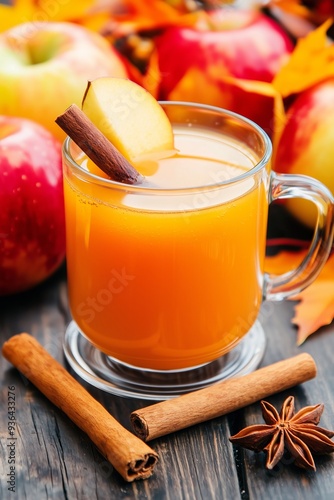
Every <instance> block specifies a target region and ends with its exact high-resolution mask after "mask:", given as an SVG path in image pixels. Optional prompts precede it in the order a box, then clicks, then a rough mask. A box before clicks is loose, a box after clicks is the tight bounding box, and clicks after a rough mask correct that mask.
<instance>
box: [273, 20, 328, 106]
mask: <svg viewBox="0 0 334 500" xmlns="http://www.w3.org/2000/svg"><path fill="white" fill-rule="evenodd" d="M331 23H332V21H331V20H328V21H326V22H325V23H324V24H322V25H321V26H320V27H319V28H317V29H315V30H314V31H312V32H311V33H309V34H308V35H307V36H306V37H305V38H301V39H299V40H298V42H297V45H296V47H295V49H294V51H293V52H292V54H291V56H290V59H289V61H288V63H287V64H286V65H285V66H283V67H282V69H281V70H280V71H279V72H278V73H277V75H276V76H275V78H274V80H273V86H274V87H275V88H276V89H277V91H278V92H280V93H281V95H282V96H283V97H287V96H288V95H291V94H296V93H299V92H302V91H303V90H306V89H308V88H309V87H311V86H313V85H315V84H317V83H319V82H321V81H323V80H326V79H327V78H330V77H334V43H333V42H330V41H329V39H328V38H327V35H326V33H327V30H328V28H329V27H330V25H331Z"/></svg>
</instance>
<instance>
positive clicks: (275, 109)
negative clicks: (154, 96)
mask: <svg viewBox="0 0 334 500" xmlns="http://www.w3.org/2000/svg"><path fill="white" fill-rule="evenodd" d="M168 99H170V100H176V101H177V100H185V101H194V102H200V103H204V104H210V105H212V106H218V107H221V108H225V109H229V110H231V111H234V112H236V113H239V114H241V115H243V116H246V117H247V118H249V119H251V120H253V121H254V122H255V123H258V124H259V125H260V126H261V127H262V128H263V129H264V130H265V131H266V132H267V133H268V135H269V136H270V137H271V139H272V141H273V144H274V147H275V144H276V139H277V138H278V136H279V133H280V131H281V129H282V127H283V126H284V123H285V112H284V107H283V101H282V97H281V95H280V94H279V93H278V92H277V90H276V89H275V88H274V87H273V86H272V85H271V84H270V83H267V82H260V81H255V80H242V79H239V78H234V77H233V76H231V75H230V74H229V73H227V72H226V70H223V68H221V67H218V66H215V67H214V66H212V67H211V68H209V69H208V70H207V71H206V72H205V73H204V72H203V71H202V70H201V69H199V68H196V67H192V68H190V69H189V70H188V71H187V72H186V74H185V75H184V76H183V78H182V79H181V80H180V81H179V82H178V84H177V85H176V86H175V87H174V89H173V90H172V91H171V92H170V94H169V95H168Z"/></svg>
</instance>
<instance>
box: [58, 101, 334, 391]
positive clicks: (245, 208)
mask: <svg viewBox="0 0 334 500" xmlns="http://www.w3.org/2000/svg"><path fill="white" fill-rule="evenodd" d="M161 105H162V106H163V108H164V109H165V111H166V113H167V115H168V116H169V118H170V120H171V123H172V125H173V129H174V133H175V147H176V149H177V150H178V151H179V154H178V156H177V158H165V159H164V160H161V165H160V168H159V170H158V172H160V170H161V172H160V173H158V174H156V171H157V168H156V167H157V165H156V163H155V162H154V161H153V162H148V165H146V167H145V168H147V169H148V170H150V169H151V170H152V171H153V176H152V177H150V179H151V180H152V183H151V184H145V183H144V184H143V185H134V186H129V185H124V184H121V183H117V182H114V181H111V180H109V179H107V178H103V177H99V176H97V175H96V174H95V173H94V172H96V170H95V171H94V169H90V168H89V161H87V159H86V158H85V156H84V155H83V153H82V152H81V151H80V149H79V148H78V147H77V146H76V145H75V144H74V143H73V142H72V141H71V140H70V139H69V138H67V139H66V141H65V143H64V148H63V164H64V190H65V212H66V228H67V268H68V291H69V303H70V309H71V314H72V316H73V321H72V322H71V323H70V325H69V327H68V329H67V332H66V336H65V344H64V349H65V354H66V357H67V359H68V361H69V363H70V364H71V366H72V367H73V368H74V370H75V371H76V372H77V373H78V374H79V375H80V376H81V377H82V378H84V379H85V380H86V381H88V382H90V383H92V384H93V385H95V386H97V387H99V388H101V389H104V390H107V391H109V392H111V393H114V394H118V395H121V396H124V395H125V396H138V397H141V398H146V399H167V398H169V397H173V396H175V395H178V394H181V393H183V392H188V391H190V390H194V389H197V388H200V387H204V386H206V385H209V384H211V383H214V382H216V381H218V380H221V379H223V378H226V377H230V376H233V375H235V374H237V373H238V374H243V373H247V372H248V371H251V370H253V369H255V368H256V366H257V365H258V364H259V362H260V360H261V358H262V355H263V352H264V346H265V335H264V332H263V329H262V327H261V324H260V323H259V321H258V320H257V318H258V314H259V310H260V306H261V303H262V302H263V300H268V299H269V300H282V299H284V298H285V297H288V296H289V295H292V294H295V293H296V292H298V291H300V290H301V289H303V288H305V287H306V286H308V285H309V284H310V283H311V282H312V281H313V279H314V278H315V277H316V276H317V274H318V273H319V272H320V270H321V268H322V266H323V264H324V263H325V261H326V259H327V257H328V255H329V252H330V249H331V245H332V238H333V218H332V210H333V198H332V195H331V193H330V192H329V191H328V190H327V189H326V188H325V186H323V185H322V184H321V183H319V182H318V181H316V180H314V179H311V178H309V177H305V176H299V175H288V174H285V175H282V174H276V173H274V172H272V171H271V168H270V159H271V152H272V149H271V142H270V140H269V138H268V137H267V135H266V134H265V132H264V131H263V130H262V129H261V128H260V127H258V126H257V125H256V124H255V123H253V122H251V121H250V120H248V119H245V118H243V117H241V116H239V115H237V114H234V113H232V112H229V111H225V110H222V109H219V108H215V107H211V106H206V105H199V104H194V103H180V102H164V103H161ZM152 164H153V167H152ZM142 173H143V172H142ZM144 175H145V173H144ZM156 175H158V177H157V176H156ZM159 175H160V177H159ZM291 197H301V198H306V199H308V200H311V201H313V202H314V203H315V205H316V207H317V209H318V222H317V227H316V228H315V231H314V238H313V241H312V243H311V245H310V249H309V252H308V254H307V256H306V257H305V259H304V261H303V262H302V263H301V265H300V266H299V267H298V268H297V269H295V270H292V271H290V272H288V273H286V274H284V275H282V276H272V275H269V274H267V273H265V272H264V261H265V249H266V231H267V217H268V206H269V204H270V202H271V201H273V200H276V199H278V198H280V199H283V198H291Z"/></svg>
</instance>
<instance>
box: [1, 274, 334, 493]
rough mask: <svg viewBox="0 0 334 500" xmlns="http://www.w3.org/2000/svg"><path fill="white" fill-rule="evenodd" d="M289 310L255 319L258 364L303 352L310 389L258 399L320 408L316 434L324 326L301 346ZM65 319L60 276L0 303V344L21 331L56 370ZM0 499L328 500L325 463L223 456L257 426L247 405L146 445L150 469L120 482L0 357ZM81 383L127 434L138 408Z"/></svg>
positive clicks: (333, 360) (328, 350)
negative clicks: (11, 477) (12, 407)
mask: <svg viewBox="0 0 334 500" xmlns="http://www.w3.org/2000/svg"><path fill="white" fill-rule="evenodd" d="M292 315H293V303H292V302H282V303H275V304H274V303H267V304H265V305H264V306H263V308H262V311H261V318H262V323H263V326H264V328H265V331H266V333H267V338H268V344H267V349H266V353H265V356H264V359H263V362H262V365H263V366H264V365H267V364H269V363H273V362H275V361H279V360H281V359H284V358H285V357H290V356H293V355H296V354H299V353H301V352H308V353H309V354H311V356H313V357H314V359H315V361H316V363H317V366H318V375H317V377H316V378H315V379H314V380H311V381H309V382H306V383H305V384H303V385H302V386H298V387H294V388H293V389H290V390H289V391H285V392H283V393H279V394H277V395H275V396H271V397H270V398H269V399H268V400H269V401H270V402H271V403H272V404H274V405H275V406H276V407H277V408H280V406H281V404H282V402H283V400H284V399H285V397H286V396H288V395H289V394H291V395H293V396H295V398H296V408H297V409H299V408H300V407H302V406H304V405H310V404H317V403H320V402H323V403H324V404H325V411H324V413H323V416H322V418H321V422H320V425H322V426H323V427H327V428H333V427H334V335H333V333H334V326H333V325H330V326H328V327H325V328H322V329H321V330H320V331H319V332H318V333H317V334H314V335H313V336H312V337H310V338H309V339H308V340H307V341H306V342H305V343H304V344H303V345H302V346H301V347H297V346H296V331H295V329H294V328H293V327H292V326H291V317H292ZM69 320H70V313H69V310H68V303H67V291H66V273H65V268H64V267H63V268H62V269H60V270H59V272H57V273H56V274H55V275H54V276H53V277H52V278H51V279H50V280H48V281H47V282H46V283H44V284H43V285H41V286H39V287H37V288H36V289H34V290H31V291H29V292H27V293H24V294H21V295H19V296H15V297H11V298H2V299H1V300H0V342H1V344H2V343H3V342H4V341H6V340H7V339H8V338H9V337H10V336H12V335H14V334H16V333H19V332H21V331H28V332H29V333H30V334H32V335H34V336H35V338H36V339H37V340H38V341H39V342H40V343H41V344H42V345H43V346H44V347H45V348H46V349H47V350H48V351H49V353H50V354H52V356H54V357H55V358H56V359H57V360H58V361H59V362H60V363H61V364H63V365H64V366H66V367H67V368H68V366H67V365H66V364H65V361H64V356H63V351H62V339H63V335H64V332H65V328H66V325H67V324H68V322H69ZM0 372H1V379H0V380H1V388H0V463H1V465H0V474H1V484H0V498H1V499H3V500H7V499H12V498H15V499H16V498H17V499H19V500H44V499H45V500H47V499H52V500H58V499H59V500H63V499H64V500H105V499H107V498H111V499H117V500H118V499H121V500H125V499H126V500H128V499H135V500H144V499H150V500H152V499H153V500H160V499H166V500H177V499H186V500H194V499H195V500H197V499H199V500H200V499H204V500H210V499H222V500H237V499H242V500H248V499H251V500H262V499H263V500H267V499H271V498H272V499H275V500H329V499H331V498H334V482H333V477H334V457H333V456H328V457H327V456H321V457H315V462H316V466H317V471H316V472H315V473H312V472H305V471H303V470H301V469H297V468H296V467H294V466H293V465H288V464H284V463H281V464H279V465H278V466H277V467H276V468H275V470H274V471H270V472H269V471H267V470H266V469H265V467H264V463H265V456H264V454H262V453H260V454H255V453H253V452H251V451H247V450H242V449H238V448H236V447H233V446H232V444H231V443H230V442H229V440H228V438H229V436H230V435H232V434H235V433H236V432H238V431H239V430H240V429H241V428H242V427H243V426H245V425H250V424H253V423H259V422H262V415H261V409H260V405H259V404H258V403H254V404H252V405H250V406H248V407H247V408H244V409H241V410H238V411H236V412H234V413H231V414H229V415H226V416H224V417H220V418H216V419H214V420H212V421H210V422H205V423H202V424H199V425H196V426H193V427H191V428H189V429H185V430H183V431H179V432H177V433H174V434H170V435H168V436H165V437H162V438H159V439H156V440H154V441H151V442H150V445H151V446H152V448H153V449H154V450H155V451H157V452H158V454H159V456H160V461H159V463H158V465H157V467H156V469H155V473H154V475H153V476H152V477H151V478H150V479H148V480H145V481H138V482H134V483H129V484H128V483H126V482H125V481H124V480H123V479H122V478H121V477H120V476H119V474H118V473H117V472H116V471H114V470H113V468H112V466H111V465H110V463H109V462H107V461H106V460H105V459H104V458H103V456H102V455H101V454H100V453H99V452H98V450H97V448H96V447H95V446H94V445H93V444H92V442H91V441H90V439H89V438H88V437H87V436H86V435H85V434H84V433H83V432H81V431H80V430H79V429H78V428H77V427H76V426H75V425H74V424H73V423H72V422H71V421H70V420H69V419H68V418H67V417H66V416H65V415H64V414H63V413H62V412H61V411H60V410H59V409H57V408H56V407H55V406H53V405H52V404H51V403H50V402H49V401H48V400H47V399H46V398H45V397H44V396H43V395H42V394H41V393H40V392H39V391H38V390H37V389H36V388H35V387H34V386H33V385H32V384H31V383H29V382H28V381H27V380H26V379H25V378H24V377H22V376H21V375H20V374H19V373H18V372H17V370H16V369H14V368H12V367H11V365H10V364H9V363H8V362H7V361H6V360H5V359H4V358H2V357H0ZM82 384H83V385H84V386H85V387H86V388H87V389H88V390H89V392H91V394H92V395H93V396H94V397H95V398H96V399H98V401H100V402H101V403H102V404H103V405H104V406H105V407H106V408H107V410H108V411H110V412H111V414H112V415H113V416H114V417H115V418H117V419H118V420H119V421H120V422H121V423H122V424H123V425H124V426H125V427H127V428H128V429H130V423H129V416H130V413H131V412H132V411H133V410H135V409H137V408H139V407H143V406H146V405H147V401H138V400H130V399H123V398H118V397H114V396H111V395H108V394H105V393H102V392H100V391H98V390H96V389H94V388H90V387H89V386H87V384H85V383H83V382H82ZM8 386H15V396H16V400H15V402H16V419H17V441H16V450H15V451H16V492H15V494H14V493H11V492H9V491H8V490H7V484H6V481H7V478H6V474H7V472H8V467H9V465H8V463H7V460H8V448H7V443H8V441H7V438H8V432H7V422H8V416H7V396H8Z"/></svg>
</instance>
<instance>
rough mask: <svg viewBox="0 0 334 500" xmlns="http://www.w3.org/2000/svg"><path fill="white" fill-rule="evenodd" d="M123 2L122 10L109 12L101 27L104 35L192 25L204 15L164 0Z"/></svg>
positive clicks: (121, 34) (119, 34)
mask: <svg viewBox="0 0 334 500" xmlns="http://www.w3.org/2000/svg"><path fill="white" fill-rule="evenodd" d="M123 4H124V7H125V8H124V10H123V11H121V12H117V11H114V12H110V14H111V15H110V20H109V21H108V22H107V23H106V25H105V26H104V27H103V28H102V33H103V34H104V35H105V36H108V37H114V38H119V37H123V36H127V35H129V34H131V33H138V32H142V31H152V30H153V31H154V30H159V29H162V28H166V27H167V26H194V24H196V23H197V22H198V20H199V19H201V18H202V16H203V17H205V16H206V14H205V12H204V11H196V12H189V11H187V10H185V9H181V8H179V9H178V8H175V7H173V6H172V5H169V4H168V3H166V1H165V0H147V1H138V0H124V1H123ZM205 19H206V17H205Z"/></svg>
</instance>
